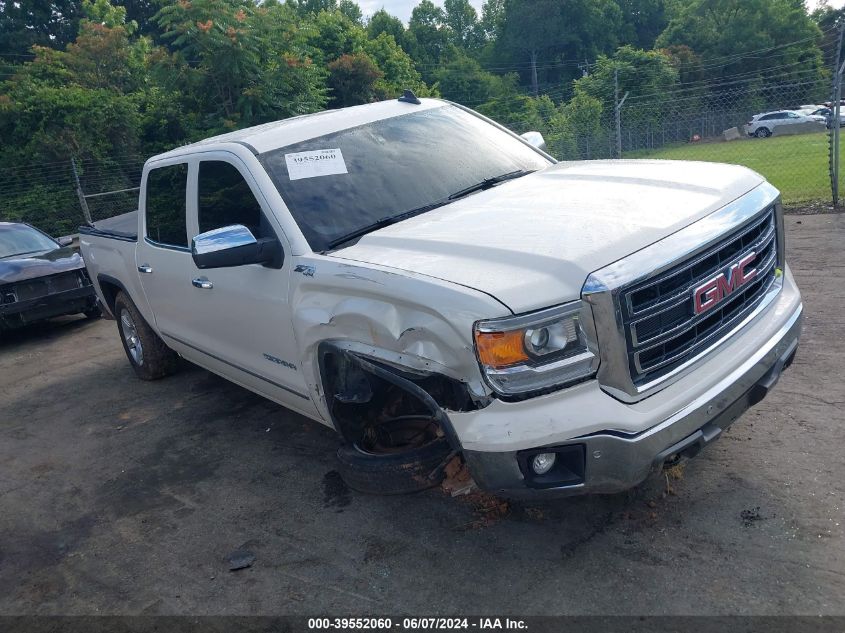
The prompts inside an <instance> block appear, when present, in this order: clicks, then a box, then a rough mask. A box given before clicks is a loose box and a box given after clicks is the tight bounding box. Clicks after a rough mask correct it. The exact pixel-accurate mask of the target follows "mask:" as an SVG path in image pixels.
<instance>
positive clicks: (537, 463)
mask: <svg viewBox="0 0 845 633" xmlns="http://www.w3.org/2000/svg"><path fill="white" fill-rule="evenodd" d="M555 457H557V456H556V455H555V454H554V453H538V454H537V455H535V456H534V459H532V460H531V468H532V470H533V471H534V472H535V473H536V474H538V475H545V474H546V473H547V472H549V471H550V470H551V469H552V466H554V465H555Z"/></svg>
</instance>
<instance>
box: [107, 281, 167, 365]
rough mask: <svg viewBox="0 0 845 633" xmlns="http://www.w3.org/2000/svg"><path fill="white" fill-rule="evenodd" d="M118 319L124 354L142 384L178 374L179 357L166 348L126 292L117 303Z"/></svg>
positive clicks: (120, 294) (115, 302)
mask: <svg viewBox="0 0 845 633" xmlns="http://www.w3.org/2000/svg"><path fill="white" fill-rule="evenodd" d="M114 316H115V320H116V321H117V329H118V332H119V333H120V341H121V342H122V343H123V351H125V352H126V357H127V358H128V359H129V363H130V364H131V365H132V369H134V370H135V374H136V375H137V376H138V378H140V379H141V380H157V379H159V378H164V377H165V376H169V375H170V374H172V373H174V372H175V371H176V370H177V369H178V367H179V355H178V354H177V353H176V352H174V351H173V350H172V349H170V348H169V347H167V345H165V343H164V341H162V340H161V338H159V336H158V334H156V333H155V332H153V329H152V328H151V327H150V326H149V324H148V323H147V322H146V321H145V320H144V317H142V316H141V313H140V312H138V308H137V307H135V304H134V303H133V302H132V299H130V298H129V296H128V295H127V294H126V293H125V292H118V293H117V297H116V298H115V300H114Z"/></svg>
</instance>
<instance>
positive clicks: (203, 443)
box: [0, 215, 845, 615]
mask: <svg viewBox="0 0 845 633" xmlns="http://www.w3.org/2000/svg"><path fill="white" fill-rule="evenodd" d="M787 225H788V231H789V234H788V242H789V250H790V257H791V263H792V266H793V270H794V271H795V274H796V277H797V278H798V281H799V283H800V284H801V287H802V290H803V292H804V300H805V308H806V325H805V331H804V338H803V341H802V346H801V348H800V350H799V353H798V358H797V360H796V362H795V364H794V365H793V366H792V368H791V369H790V370H789V371H788V372H787V373H786V374H785V375H784V376H783V378H782V379H781V382H780V384H779V385H778V387H777V388H776V390H775V391H774V393H773V394H771V395H770V396H769V397H768V398H767V399H766V400H765V401H764V402H763V403H761V404H759V405H758V406H757V407H755V408H754V409H752V410H751V411H749V412H748V413H747V414H746V415H745V416H744V417H743V418H742V419H741V420H740V421H738V422H737V423H736V424H735V425H734V427H733V428H732V429H731V430H730V431H729V432H728V433H727V434H726V436H724V437H723V438H722V439H721V440H720V441H719V442H717V443H716V444H715V445H714V446H712V447H710V448H709V449H708V450H707V451H706V452H705V453H704V454H702V455H701V456H700V457H699V458H697V459H696V460H694V461H692V462H690V463H689V465H688V466H687V467H686V469H685V471H684V473H683V474H682V476H681V477H680V478H679V479H670V480H669V481H668V485H669V486H670V487H671V489H672V490H671V492H670V494H668V495H667V494H665V492H666V488H667V480H666V478H664V477H663V476H659V477H655V478H652V479H651V480H649V481H648V482H646V483H645V484H643V485H642V486H641V487H640V488H639V489H637V490H635V491H632V492H631V493H628V494H622V495H616V496H609V497H608V496H606V497H590V498H576V499H571V500H565V501H557V502H554V503H547V504H543V505H539V504H527V505H518V504H512V505H511V506H510V508H509V509H508V511H507V513H506V515H505V516H503V517H497V516H490V514H491V513H485V512H483V511H482V510H481V509H479V508H477V507H474V506H473V505H472V504H471V503H467V502H466V501H464V500H458V499H452V498H449V497H447V496H445V495H444V494H442V493H440V492H437V491H430V492H426V493H423V494H419V495H416V496H411V497H402V498H380V497H368V496H363V495H358V494H356V493H351V492H349V491H348V490H346V489H345V487H344V486H343V485H342V484H341V483H340V482H339V481H338V479H337V477H336V473H334V472H333V452H334V449H335V447H336V440H335V438H334V436H333V434H332V433H331V432H330V431H329V430H327V429H325V428H322V427H320V426H319V425H317V424H315V423H312V422H310V421H307V420H305V419H303V418H301V417H299V416H297V415H294V414H291V413H288V412H287V411H285V410H284V409H282V408H280V407H278V406H276V405H274V404H272V403H270V402H268V401H266V400H263V399H261V398H259V397H258V396H255V395H252V394H251V393H249V392H247V391H244V390H242V389H240V388H238V387H236V386H234V385H231V384H229V383H227V382H225V381H224V380H222V379H220V378H217V377H215V376H213V375H211V374H209V373H207V372H205V371H203V370H200V369H197V368H192V367H188V368H186V369H185V370H184V371H182V372H181V373H180V374H179V375H177V376H174V377H172V378H170V379H167V380H164V381H160V382H157V383H143V382H140V381H138V380H136V379H135V377H134V375H133V374H132V371H131V370H130V368H129V365H128V364H127V362H126V359H125V357H124V355H123V351H122V349H121V347H120V344H119V342H118V338H117V334H116V331H115V326H114V323H112V322H110V321H100V322H86V321H78V320H76V319H72V318H68V319H64V320H62V321H60V322H56V323H53V324H50V325H47V326H43V327H38V328H34V329H31V330H28V331H26V332H24V333H22V334H20V335H17V336H16V337H15V338H11V339H7V340H6V341H5V342H3V343H0V400H2V408H0V613H3V614H25V613H40V614H94V613H98V614H102V613H116V614H139V613H144V614H222V613H229V614H334V615H340V614H344V615H350V614H375V613H394V614H395V613H397V612H398V613H412V614H416V615H419V614H433V613H440V614H444V615H452V614H454V613H457V612H460V613H466V612H470V613H512V614H574V613H578V614H591V613H596V614H645V613H656V614H663V613H684V614H704V613H720V614H734V613H742V614H750V613H754V614H785V613H791V614H810V615H811V614H843V613H845V599H844V598H845V536H843V535H845V459H843V453H845V415H843V412H844V411H845V385H843V376H845V337H843V335H842V330H841V329H840V328H843V327H845V317H843V315H844V314H845V281H843V276H845V263H843V262H845V259H843V256H842V245H843V244H845V216H843V215H813V216H788V217H787ZM492 514H493V515H495V512H493V513H492ZM485 517H486V519H485ZM238 548H245V549H248V550H250V551H251V552H253V553H254V554H255V556H256V560H255V562H254V564H253V565H252V567H250V568H248V569H243V570H240V571H235V572H231V571H229V563H228V561H227V556H228V555H229V554H230V553H231V552H232V551H233V550H236V549H238Z"/></svg>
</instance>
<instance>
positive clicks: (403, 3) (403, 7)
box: [358, 0, 845, 24]
mask: <svg viewBox="0 0 845 633" xmlns="http://www.w3.org/2000/svg"><path fill="white" fill-rule="evenodd" d="M843 1H845V0H843ZM433 2H434V4H437V5H440V6H443V0H433ZM469 2H470V4H471V5H472V6H474V7H475V10H476V11H478V17H481V4H482V0H469ZM358 4H359V5H360V6H361V10H362V11H363V12H364V15H365V16H370V15H372V14H373V13H375V12H376V11H378V10H379V9H381V8H382V7H384V8H385V9H386V10H387V12H388V13H390V14H391V15H395V16H396V17H397V18H399V19H400V20H402V21H403V22H405V23H406V24H407V23H408V19H409V18H410V17H411V10H412V9H413V8H414V7H415V6H417V5H418V4H419V0H358Z"/></svg>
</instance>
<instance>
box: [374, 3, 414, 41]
mask: <svg viewBox="0 0 845 633" xmlns="http://www.w3.org/2000/svg"><path fill="white" fill-rule="evenodd" d="M382 33H387V34H388V35H392V36H393V39H394V40H396V43H397V44H399V45H400V46H402V45H403V43H404V41H405V25H404V24H402V20H400V19H399V18H397V17H394V16H392V15H390V14H389V13H388V12H387V11H385V10H384V9H379V10H378V11H376V12H375V13H373V15H372V16H371V17H370V20H369V22H367V37H369V38H370V39H371V40H374V39H376V38H377V37H378V36H379V35H381V34H382ZM403 48H404V47H403ZM406 50H407V49H406Z"/></svg>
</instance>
